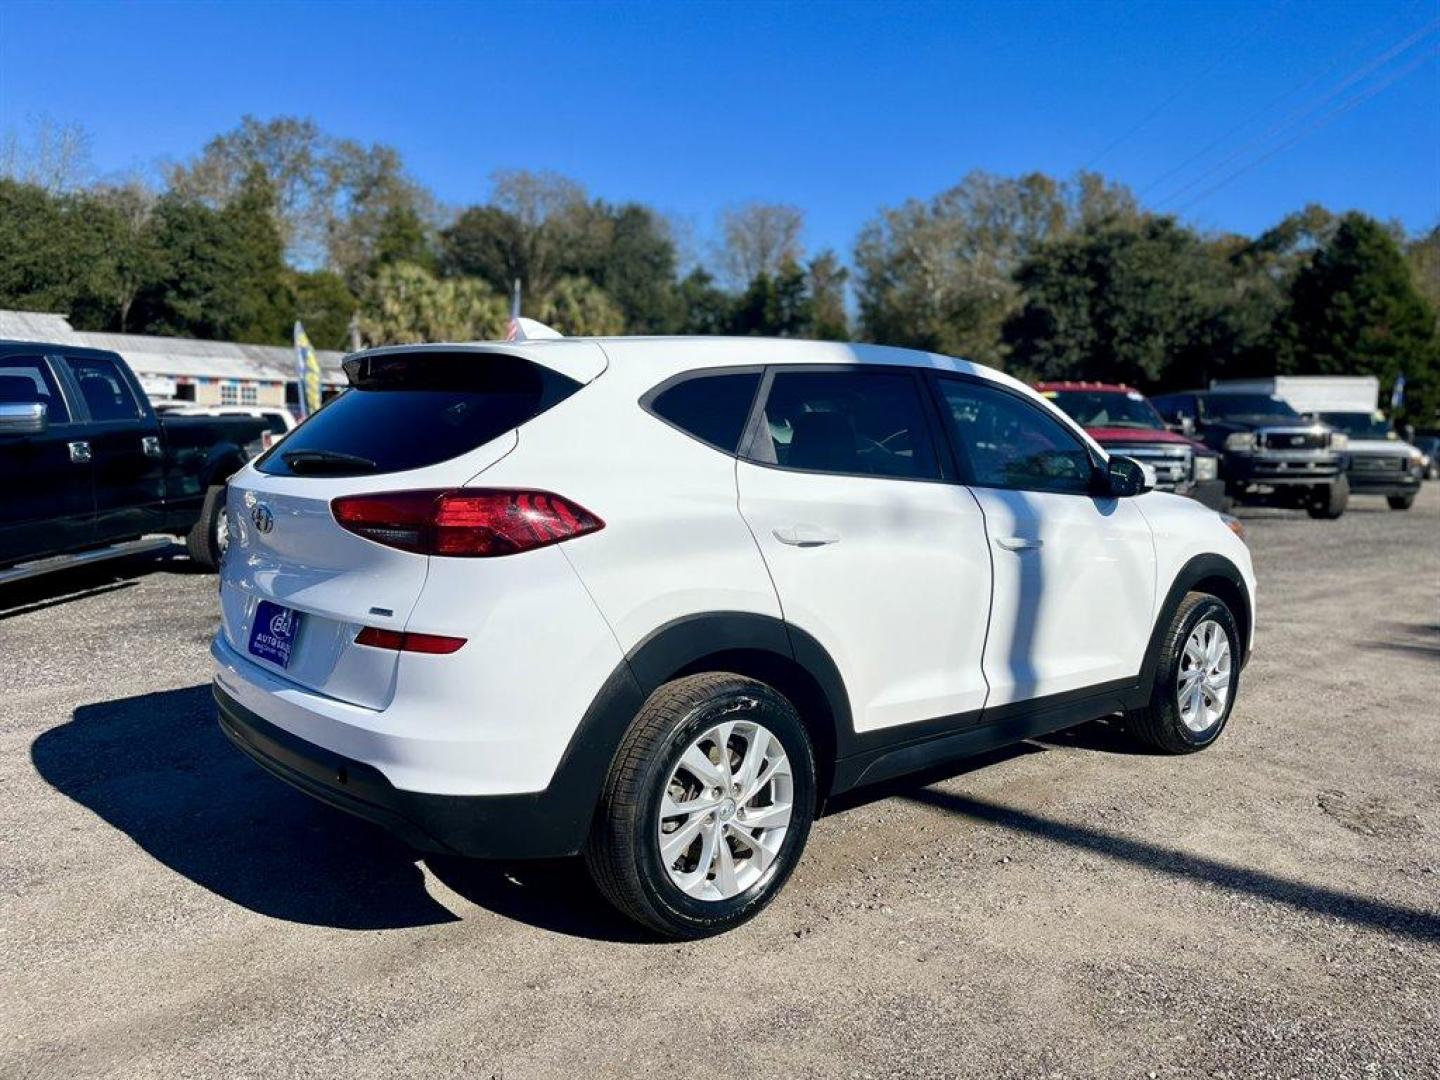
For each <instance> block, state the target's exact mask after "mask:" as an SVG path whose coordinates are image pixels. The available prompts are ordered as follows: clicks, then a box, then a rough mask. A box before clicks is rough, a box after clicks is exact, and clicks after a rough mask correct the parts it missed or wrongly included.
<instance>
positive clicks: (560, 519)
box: [330, 488, 605, 558]
mask: <svg viewBox="0 0 1440 1080" xmlns="http://www.w3.org/2000/svg"><path fill="white" fill-rule="evenodd" d="M330 512H331V514H333V515H334V517H335V521H336V523H337V524H339V525H340V527H341V528H342V529H346V530H348V531H350V532H353V533H355V534H356V535H357V536H363V537H365V539H367V540H373V541H374V542H375V543H377V544H384V545H385V546H386V547H393V548H399V549H400V550H401V551H413V552H416V553H418V554H421V555H447V556H452V557H457V558H491V557H494V556H499V555H515V554H518V553H520V552H522V551H530V550H531V549H533V548H538V547H545V546H546V545H547V544H558V543H560V541H562V540H570V539H573V538H574V537H577V536H584V535H585V534H586V533H592V532H596V531H598V530H600V529H603V528H604V527H605V523H604V522H603V521H601V520H600V519H599V518H598V517H596V516H595V515H594V514H592V513H590V511H588V510H586V509H585V508H584V507H583V506H579V505H577V504H575V503H573V502H571V501H570V500H569V499H567V498H565V497H563V496H561V495H556V494H554V493H553V492H549V491H520V490H512V489H497V488H457V489H454V490H448V491H446V490H427V491H394V492H383V493H377V494H373V495H342V496H341V497H339V498H338V499H333V500H331V502H330Z"/></svg>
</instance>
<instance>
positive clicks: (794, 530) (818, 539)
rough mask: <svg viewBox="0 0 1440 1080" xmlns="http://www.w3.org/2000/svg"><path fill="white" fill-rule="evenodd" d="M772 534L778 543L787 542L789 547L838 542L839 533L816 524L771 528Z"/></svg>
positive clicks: (818, 545) (821, 545)
mask: <svg viewBox="0 0 1440 1080" xmlns="http://www.w3.org/2000/svg"><path fill="white" fill-rule="evenodd" d="M773 535H774V537H775V539H776V540H779V541H780V543H782V544H789V545H790V546H791V547H824V546H825V545H826V544H838V543H839V542H840V534H839V533H837V532H831V531H830V530H829V529H822V528H820V526H818V525H792V526H790V527H789V528H788V529H775V530H773Z"/></svg>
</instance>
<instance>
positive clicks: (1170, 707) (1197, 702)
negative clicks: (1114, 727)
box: [1125, 592, 1241, 754]
mask: <svg viewBox="0 0 1440 1080" xmlns="http://www.w3.org/2000/svg"><path fill="white" fill-rule="evenodd" d="M1211 628H1213V631H1215V632H1218V634H1220V635H1223V637H1224V642H1223V646H1222V644H1221V642H1220V641H1219V639H1218V638H1217V637H1215V636H1214V634H1212V633H1209V631H1210V629H1211ZM1207 644H1208V645H1209V646H1210V648H1209V649H1208V650H1207V648H1206V645H1207ZM1197 646H1198V647H1197ZM1240 656H1241V652H1240V631H1239V629H1238V627H1237V626H1236V625H1235V616H1234V615H1232V614H1231V612H1230V609H1229V608H1228V607H1226V606H1225V604H1224V602H1223V601H1221V600H1220V599H1218V598H1217V597H1214V596H1211V595H1210V594H1209V593H1200V592H1192V593H1187V594H1186V596H1185V599H1184V600H1182V601H1181V602H1180V606H1179V607H1178V608H1177V609H1176V610H1175V614H1174V615H1173V616H1172V617H1171V620H1170V627H1169V629H1168V630H1166V632H1165V636H1164V638H1162V639H1161V642H1160V658H1159V662H1158V663H1157V664H1156V665H1155V685H1154V686H1153V687H1152V688H1151V691H1150V703H1149V705H1147V706H1146V707H1145V708H1143V709H1137V710H1135V711H1134V712H1132V713H1129V714H1128V715H1127V716H1126V717H1125V728H1126V730H1127V731H1129V733H1130V734H1131V735H1132V736H1134V737H1135V738H1136V739H1137V740H1139V741H1140V742H1141V743H1143V744H1145V745H1146V746H1148V747H1150V748H1151V749H1154V750H1159V751H1160V752H1161V753H1165V754H1193V753H1194V752H1195V751H1197V750H1203V749H1205V747H1207V746H1209V745H1210V744H1211V743H1213V742H1214V741H1215V740H1216V739H1218V738H1219V737H1220V733H1221V732H1222V731H1224V730H1225V725H1226V724H1227V723H1228V722H1229V720H1230V711H1231V710H1232V709H1233V708H1234V707H1235V693H1236V691H1237V689H1238V688H1239V685H1240ZM1197 671H1198V674H1197ZM1212 671H1215V672H1217V673H1223V678H1222V677H1220V675H1219V674H1214V675H1212V674H1211V673H1212ZM1197 684H1198V691H1197V693H1196V695H1195V696H1194V697H1191V695H1188V694H1187V693H1186V692H1185V690H1186V688H1195V687H1197ZM1187 699H1189V700H1190V701H1191V704H1190V705H1189V706H1188V707H1187V705H1186V701H1187Z"/></svg>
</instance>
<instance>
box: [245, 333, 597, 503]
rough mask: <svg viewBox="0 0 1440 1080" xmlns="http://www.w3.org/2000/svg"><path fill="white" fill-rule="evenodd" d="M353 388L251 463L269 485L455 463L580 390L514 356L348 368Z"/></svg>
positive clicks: (364, 361)
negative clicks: (271, 480) (275, 479)
mask: <svg viewBox="0 0 1440 1080" xmlns="http://www.w3.org/2000/svg"><path fill="white" fill-rule="evenodd" d="M346 375H347V376H348V377H349V378H350V383H351V388H350V389H349V390H346V391H345V392H344V393H343V394H341V395H340V396H338V397H336V398H334V399H332V400H331V401H329V402H328V403H326V405H325V406H324V407H323V408H322V409H320V410H319V411H318V412H317V413H315V414H314V415H313V416H311V417H310V418H309V419H308V420H306V421H305V422H304V423H303V424H301V425H300V426H299V427H297V428H296V429H295V430H294V431H292V432H290V434H289V435H288V436H287V437H286V438H285V439H284V440H283V441H281V442H280V443H278V444H276V446H275V447H274V448H273V449H271V450H270V451H269V452H268V453H267V454H265V456H264V457H262V458H261V459H260V460H259V461H258V462H257V463H256V467H257V468H258V469H259V470H260V471H261V472H264V473H269V474H271V475H274V476H355V475H368V474H372V473H387V472H401V471H403V470H406V469H419V468H424V467H425V466H427V465H434V464H437V463H438V462H441V461H448V460H450V459H451V458H455V457H459V456H460V455H461V454H465V453H468V452H469V451H471V450H474V449H475V448H476V447H478V446H483V445H484V444H485V443H487V442H489V441H490V440H491V439H493V438H495V437H496V436H497V435H503V434H504V433H505V432H507V431H509V430H511V429H512V428H516V427H519V426H520V425H521V424H523V423H525V422H526V421H527V420H533V419H534V418H535V417H537V416H539V415H540V414H541V413H543V412H544V411H545V410H546V409H549V408H550V407H551V406H553V405H556V404H558V403H559V402H561V401H563V400H564V399H565V398H567V397H569V396H570V395H571V394H573V393H574V392H575V391H576V390H578V389H580V384H579V383H577V382H575V381H574V380H573V379H569V378H566V377H565V376H563V375H560V374H558V373H557V372H554V371H551V370H550V369H549V368H545V367H542V366H540V365H539V364H532V363H530V362H529V361H527V360H521V359H519V358H518V357H512V356H495V355H489V354H479V353H438V352H422V353H408V354H407V353H401V354H392V355H389V356H381V357H367V358H359V359H358V360H356V359H352V360H350V361H347V362H346Z"/></svg>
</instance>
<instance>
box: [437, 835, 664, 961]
mask: <svg viewBox="0 0 1440 1080" xmlns="http://www.w3.org/2000/svg"><path fill="white" fill-rule="evenodd" d="M425 865H426V866H428V867H429V868H430V871H431V873H433V874H434V875H435V876H436V877H437V878H439V879H440V880H441V881H442V882H444V883H445V885H447V886H448V887H449V888H451V889H454V890H455V892H457V893H458V894H459V895H460V896H462V897H464V898H465V899H466V900H468V901H470V902H471V903H472V904H474V905H476V906H477V907H482V908H484V909H485V910H487V911H490V912H493V913H494V914H496V915H500V916H503V917H504V918H507V919H513V920H514V921H516V922H521V923H525V924H526V925H528V926H534V927H536V928H538V929H541V930H549V931H551V932H552V933H557V934H567V935H569V936H571V937H579V938H587V939H589V940H592V941H610V942H620V943H624V944H658V943H660V939H659V938H658V937H657V936H655V935H652V934H648V933H646V931H645V930H643V929H642V928H641V927H640V926H639V925H637V924H636V923H632V922H631V921H630V920H629V919H626V918H624V917H623V916H622V915H621V914H620V913H619V912H618V911H616V910H615V909H614V908H613V907H611V906H610V902H609V901H608V900H606V899H605V897H603V896H602V895H601V894H600V890H599V889H597V888H596V887H595V884H594V882H592V881H591V880H590V875H589V874H588V873H587V872H586V870H585V864H584V863H583V862H582V861H581V860H580V859H579V858H571V859H544V860H541V859H536V860H533V861H527V862H513V863H500V862H484V861H481V860H478V859H460V858H450V857H446V856H437V855H427V856H426V857H425Z"/></svg>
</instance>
